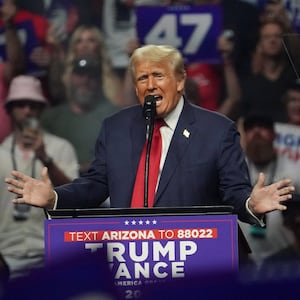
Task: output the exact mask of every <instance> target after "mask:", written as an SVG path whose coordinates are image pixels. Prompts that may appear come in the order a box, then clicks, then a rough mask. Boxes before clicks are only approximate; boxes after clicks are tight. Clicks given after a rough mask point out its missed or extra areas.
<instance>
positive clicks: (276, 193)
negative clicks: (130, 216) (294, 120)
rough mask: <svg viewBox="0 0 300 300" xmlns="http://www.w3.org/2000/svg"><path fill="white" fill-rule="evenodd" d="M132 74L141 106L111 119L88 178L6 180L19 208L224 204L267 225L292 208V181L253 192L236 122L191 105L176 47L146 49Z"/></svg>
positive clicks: (19, 176) (134, 60) (16, 175)
mask: <svg viewBox="0 0 300 300" xmlns="http://www.w3.org/2000/svg"><path fill="white" fill-rule="evenodd" d="M130 70H131V72H132V76H133V81H134V83H135V90H136V94H137V97H138V99H139V101H140V105H135V106H130V107H128V108H125V109H122V110H121V111H119V112H117V113H116V114H114V115H112V116H111V117H108V118H107V119H106V120H104V122H103V123H102V127H101V131H100V134H99V137H98V139H97V142H96V145H95V159H94V160H93V162H92V164H91V167H90V168H89V170H88V172H87V173H85V174H84V175H82V176H81V177H79V178H77V179H75V180H74V181H72V183H70V184H66V185H62V186H60V187H55V188H54V189H53V187H52V185H51V182H50V180H49V176H48V170H47V168H44V169H43V170H42V173H41V179H34V178H32V176H28V175H25V174H24V173H22V172H20V171H16V170H13V171H12V172H11V175H12V177H9V176H8V177H7V178H6V179H5V182H6V183H7V189H8V191H9V192H11V193H14V194H16V195H18V198H16V199H13V200H12V202H13V203H15V204H18V203H27V204H30V205H35V206H39V207H44V208H46V209H61V208H76V207H77V208H89V207H98V206H99V205H100V204H101V202H103V201H105V200H106V199H107V197H110V204H111V207H112V208H113V207H119V208H126V207H131V208H137V207H152V206H155V207H172V206H197V205H217V204H223V205H229V206H232V207H233V212H234V213H236V214H237V215H238V217H239V219H240V220H241V221H246V222H249V223H259V224H261V222H262V220H261V219H262V216H263V215H264V214H265V213H266V212H269V211H273V210H284V209H285V205H284V202H285V201H287V200H289V199H291V198H292V192H293V191H294V189H295V187H294V186H293V185H291V180H290V179H282V180H280V181H278V182H275V183H273V184H271V185H265V176H264V174H263V173H261V174H260V175H259V178H258V181H257V183H256V184H255V185H254V187H252V185H251V182H250V179H249V176H248V169H247V164H246V162H245V158H244V153H243V150H242V148H241V145H240V140H239V133H238V131H237V129H236V125H235V123H234V122H233V121H232V120H230V119H228V118H226V117H225V116H224V115H221V114H218V113H216V112H212V111H208V110H205V109H202V108H200V107H198V106H195V105H192V104H190V103H189V101H188V100H187V99H185V97H184V95H183V92H184V86H185V80H186V72H185V68H184V59H183V57H182V55H181V53H180V52H179V51H178V50H177V49H176V48H174V47H172V46H168V45H146V46H142V47H140V48H138V49H136V50H135V51H134V53H133V55H132V56H131V59H130ZM146 97H147V98H146ZM149 98H150V99H149ZM145 100H147V101H146V109H143V108H144V106H145ZM149 102H150V104H151V115H152V117H151V118H152V120H151V118H150V121H151V123H152V122H153V121H154V119H153V115H156V120H157V123H156V124H157V125H155V126H154V131H155V136H154V139H153V141H156V142H155V143H154V144H155V146H156V147H157V148H155V149H156V150H157V151H153V155H154V157H155V158H156V159H155V161H154V158H152V159H151V158H150V164H149V167H150V170H151V172H152V169H153V167H154V166H156V170H153V172H154V171H156V175H155V178H154V175H153V178H152V180H151V184H150V183H149V186H146V188H147V190H148V191H149V193H148V196H149V197H146V196H145V194H144V192H145V191H144V186H143V182H144V176H145V172H144V171H145V168H144V166H145V164H144V163H145V157H144V154H145V151H142V149H143V148H144V145H145V141H146V144H147V141H148V140H147V139H146V135H148V137H150V130H149V131H148V130H147V128H149V126H147V125H146V121H145V116H144V114H143V111H146V112H147V114H146V119H149V115H148V112H149V109H148V106H149ZM153 108H154V109H155V110H154V109H153ZM158 125H160V127H158ZM146 133H148V134H146ZM160 134H161V136H162V137H161V138H160ZM159 153H161V155H160V156H159V155H158V154H159ZM141 154H143V155H142V156H141V161H140V155H141ZM139 161H140V163H139ZM151 162H152V163H151ZM138 166H139V168H138ZM150 170H149V171H150ZM151 174H152V173H151ZM153 174H154V173H153ZM150 177H151V176H150Z"/></svg>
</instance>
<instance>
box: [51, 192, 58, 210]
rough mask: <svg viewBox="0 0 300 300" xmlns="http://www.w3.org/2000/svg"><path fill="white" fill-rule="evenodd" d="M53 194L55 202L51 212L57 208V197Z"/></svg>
mask: <svg viewBox="0 0 300 300" xmlns="http://www.w3.org/2000/svg"><path fill="white" fill-rule="evenodd" d="M54 194H55V200H54V201H55V202H54V206H53V208H52V210H56V208H57V200H58V195H57V192H56V191H54Z"/></svg>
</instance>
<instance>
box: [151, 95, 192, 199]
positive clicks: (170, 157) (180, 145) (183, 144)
mask: <svg viewBox="0 0 300 300" xmlns="http://www.w3.org/2000/svg"><path fill="white" fill-rule="evenodd" d="M194 123H195V117H194V114H193V109H192V106H191V104H189V103H188V102H186V101H185V104H184V107H183V110H182V112H181V114H180V117H179V120H178V123H177V126H176V129H175V132H174V134H173V137H172V140H171V144H170V147H169V151H168V154H167V157H166V161H165V164H164V167H163V170H162V174H161V178H160V182H159V186H158V190H157V193H156V197H155V202H156V201H157V200H158V199H159V198H160V197H161V195H162V193H163V192H164V190H165V188H166V187H167V185H168V183H169V182H170V180H171V178H172V176H173V174H174V172H175V170H176V169H177V167H178V165H179V163H180V162H181V160H182V159H183V158H184V155H185V153H186V150H187V147H188V145H189V144H190V142H191V140H192V138H193V132H194V131H195V128H194Z"/></svg>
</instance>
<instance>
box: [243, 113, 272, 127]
mask: <svg viewBox="0 0 300 300" xmlns="http://www.w3.org/2000/svg"><path fill="white" fill-rule="evenodd" d="M255 126H260V127H264V128H268V129H271V130H274V121H273V119H272V118H271V117H270V116H269V115H267V114H262V113H252V114H249V115H247V116H245V118H244V130H245V131H247V130H250V129H252V128H253V127H255Z"/></svg>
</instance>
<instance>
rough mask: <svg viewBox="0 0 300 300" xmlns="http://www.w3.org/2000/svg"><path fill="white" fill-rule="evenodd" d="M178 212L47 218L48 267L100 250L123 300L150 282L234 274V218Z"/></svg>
mask: <svg viewBox="0 0 300 300" xmlns="http://www.w3.org/2000/svg"><path fill="white" fill-rule="evenodd" d="M110 211H113V210H111V209H110ZM120 211H122V210H120ZM120 211H119V212H120ZM131 211H134V210H131ZM137 211H138V210H137ZM168 211H169V212H170V209H169V210H168ZM181 211H183V213H179V210H178V212H176V213H175V214H174V213H172V212H171V213H169V214H165V213H161V211H160V213H157V212H158V211H155V213H154V214H150V213H149V211H148V210H141V211H140V212H139V213H136V214H132V213H131V214H123V215H111V214H110V215H103V216H93V217H92V218H91V216H90V215H89V216H87V215H83V216H81V217H79V218H78V217H72V216H70V215H69V217H67V218H66V217H62V218H58V219H52V220H47V221H45V251H46V260H47V262H48V263H51V262H55V261H57V260H62V259H63V257H65V256H68V257H69V256H70V255H79V254H82V255H84V254H87V253H92V252H93V253H95V252H97V251H99V255H100V253H101V255H104V256H105V259H106V260H107V263H108V265H109V267H110V270H111V272H112V276H113V279H114V285H115V286H116V287H117V288H119V289H120V291H121V294H123V295H124V298H127V299H134V298H137V296H138V295H139V293H140V291H141V290H142V287H143V286H148V285H150V284H155V283H163V282H166V281H170V280H172V279H175V278H176V279H178V278H184V279H187V278H189V277H192V276H197V275H199V274H202V273H207V272H209V273H210V274H211V273H212V272H222V271H226V272H228V271H233V272H235V271H237V270H238V243H237V239H238V225H237V216H236V215H232V214H227V213H224V214H222V213H221V214H206V213H205V214H203V213H199V214H197V213H195V212H193V210H191V211H189V213H187V212H184V210H183V209H182V210H181Z"/></svg>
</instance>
